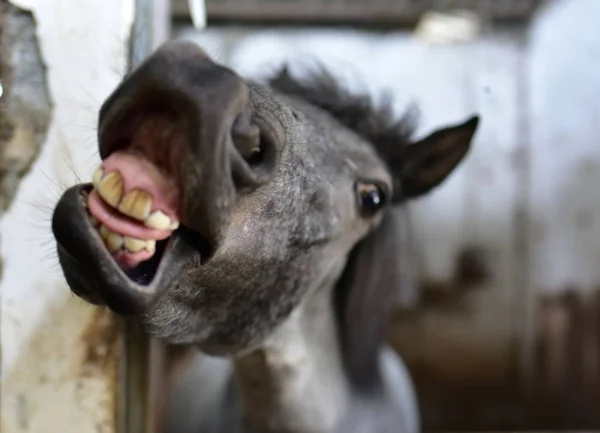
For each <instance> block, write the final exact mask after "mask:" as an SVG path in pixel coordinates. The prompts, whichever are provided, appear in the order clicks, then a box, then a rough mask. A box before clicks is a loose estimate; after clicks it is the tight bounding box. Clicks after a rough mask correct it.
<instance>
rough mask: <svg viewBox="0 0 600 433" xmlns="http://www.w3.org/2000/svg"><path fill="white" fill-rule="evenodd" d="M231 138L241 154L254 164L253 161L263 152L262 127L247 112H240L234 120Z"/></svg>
mask: <svg viewBox="0 0 600 433" xmlns="http://www.w3.org/2000/svg"><path fill="white" fill-rule="evenodd" d="M231 139H232V140H233V145H234V146H235V148H236V149H237V151H238V152H239V154H240V155H241V156H242V158H244V160H245V161H246V162H248V163H249V164H252V163H251V161H252V160H253V159H256V157H257V155H259V154H260V153H261V146H260V144H261V143H260V141H261V140H260V129H259V128H258V126H256V125H254V124H253V123H252V122H251V119H250V116H248V115H247V114H245V113H242V114H239V115H238V116H237V117H236V119H235V120H234V122H233V126H232V128H231Z"/></svg>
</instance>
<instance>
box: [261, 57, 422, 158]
mask: <svg viewBox="0 0 600 433" xmlns="http://www.w3.org/2000/svg"><path fill="white" fill-rule="evenodd" d="M268 83H269V85H270V86H271V87H272V88H273V89H275V90H277V91H279V92H282V93H284V94H287V95H290V96H294V97H297V98H300V99H303V100H304V101H306V102H307V103H309V104H311V105H314V106H316V107H318V108H320V109H322V110H325V111H327V112H328V113H329V114H330V115H331V116H333V117H334V118H335V119H337V120H338V121H339V122H340V123H341V124H342V125H344V126H345V127H347V128H348V129H351V130H352V131H354V132H355V133H357V134H358V135H360V136H362V137H363V138H365V139H366V140H368V141H369V142H371V143H372V144H373V146H375V148H376V149H377V151H378V153H379V154H380V155H381V156H382V157H383V158H384V159H385V160H387V161H390V160H394V159H396V157H397V156H399V153H401V152H403V150H404V147H405V146H407V145H409V144H410V143H411V138H412V136H413V133H414V131H415V128H416V124H417V112H416V110H415V109H414V107H411V109H409V110H408V111H407V113H406V114H405V115H404V116H397V115H396V114H394V112H393V109H392V99H391V96H390V95H389V94H387V93H386V94H385V95H384V98H383V101H382V104H381V105H380V106H375V104H374V102H373V100H372V98H371V97H370V96H369V95H368V94H366V93H364V94H352V93H351V92H350V91H348V90H346V89H344V88H342V86H341V85H340V84H339V80H337V79H336V78H335V77H334V76H333V75H332V74H331V73H330V72H329V71H328V70H327V69H325V68H324V67H323V66H321V67H319V68H315V69H314V70H313V71H312V72H311V73H309V74H308V75H307V76H306V77H305V78H303V79H300V78H295V77H292V76H291V75H290V73H289V71H288V68H287V66H284V67H283V68H281V70H279V72H277V73H276V74H275V75H274V76H273V77H271V78H270V79H269V80H268Z"/></svg>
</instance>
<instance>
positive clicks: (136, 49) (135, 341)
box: [118, 0, 171, 433]
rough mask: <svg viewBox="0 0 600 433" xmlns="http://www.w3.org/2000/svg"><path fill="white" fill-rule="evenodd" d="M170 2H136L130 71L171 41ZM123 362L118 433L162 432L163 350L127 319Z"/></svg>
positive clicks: (150, 0) (152, 0)
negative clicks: (168, 40)
mask: <svg viewBox="0 0 600 433" xmlns="http://www.w3.org/2000/svg"><path fill="white" fill-rule="evenodd" d="M170 32H171V13H170V0H136V2H135V17H134V23H133V28H132V32H131V38H130V58H129V68H128V69H129V70H130V71H131V70H133V69H135V68H136V67H137V66H138V65H139V64H140V63H142V62H143V61H144V59H145V58H146V57H147V56H148V55H149V54H151V53H152V52H153V51H154V50H155V49H156V48H157V47H158V46H159V45H161V44H162V43H163V42H165V41H166V40H167V39H168V38H169V37H170ZM121 327H122V333H123V345H124V347H123V353H124V356H123V359H122V366H121V381H120V383H121V389H120V390H119V391H120V395H119V409H118V411H119V414H118V418H119V433H142V432H143V433H159V432H160V431H161V429H162V422H161V421H162V412H163V408H164V406H165V403H164V401H163V396H164V394H165V393H164V390H163V389H161V388H162V386H161V385H162V383H161V382H160V381H159V380H157V378H160V377H161V376H162V374H161V373H162V372H163V365H164V353H165V350H164V347H163V345H162V344H161V343H160V342H159V341H156V340H153V339H150V338H148V337H147V336H146V335H145V334H144V333H143V332H142V330H141V329H140V327H139V326H138V325H137V324H136V323H134V322H133V321H131V320H130V319H123V320H122V323H121Z"/></svg>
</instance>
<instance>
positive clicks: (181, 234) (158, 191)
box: [52, 151, 211, 314]
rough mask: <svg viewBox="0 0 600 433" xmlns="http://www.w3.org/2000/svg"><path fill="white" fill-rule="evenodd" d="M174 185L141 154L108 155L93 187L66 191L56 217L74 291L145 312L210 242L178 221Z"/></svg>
mask: <svg viewBox="0 0 600 433" xmlns="http://www.w3.org/2000/svg"><path fill="white" fill-rule="evenodd" d="M179 207H180V206H179V197H178V194H177V188H176V186H175V185H174V184H173V182H172V181H171V180H170V179H169V178H168V177H167V176H165V175H163V174H162V173H160V172H159V170H158V168H157V167H155V166H154V165H153V164H152V163H150V162H148V161H147V160H145V159H144V158H142V157H138V156H137V155H134V154H132V153H129V152H126V151H119V152H115V153H113V154H111V155H110V156H109V157H108V158H106V159H105V160H104V161H103V163H102V165H101V167H99V168H98V169H97V170H96V171H95V172H94V175H93V183H92V184H84V185H78V186H76V187H73V188H71V189H70V190H68V191H67V192H66V193H65V194H64V195H63V197H62V198H61V200H60V201H59V203H58V204H57V207H56V209H55V212H54V216H53V222H52V226H53V231H54V234H55V237H56V239H57V241H58V252H59V259H60V261H61V265H62V267H63V270H64V272H65V276H66V278H67V281H68V282H69V285H70V286H71V288H72V289H73V291H74V292H75V293H76V294H78V295H80V296H81V297H83V298H84V299H86V300H88V301H90V302H94V301H95V302H94V303H106V304H107V305H108V306H109V307H110V308H112V309H113V310H115V311H117V312H119V313H121V314H139V313H142V312H144V311H146V310H147V309H148V308H150V307H151V306H152V304H153V303H154V302H155V301H156V300H158V298H159V297H160V295H161V294H162V293H163V292H164V291H165V290H166V289H167V288H168V287H170V286H171V285H172V282H173V280H174V279H175V278H176V277H178V276H179V275H180V273H181V272H182V271H183V269H185V267H186V266H189V265H190V264H193V265H196V266H198V265H200V264H201V261H202V259H203V258H204V260H206V259H207V258H208V257H209V256H210V254H211V247H210V244H209V242H207V241H206V240H205V239H203V238H202V236H200V235H198V234H197V233H195V232H193V231H191V230H189V229H188V228H186V227H184V226H183V225H181V224H180V222H179Z"/></svg>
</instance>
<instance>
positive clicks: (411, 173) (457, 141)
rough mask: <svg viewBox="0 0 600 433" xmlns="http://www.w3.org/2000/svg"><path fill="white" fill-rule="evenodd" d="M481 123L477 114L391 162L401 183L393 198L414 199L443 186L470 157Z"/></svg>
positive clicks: (437, 132)
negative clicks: (471, 146)
mask: <svg viewBox="0 0 600 433" xmlns="http://www.w3.org/2000/svg"><path fill="white" fill-rule="evenodd" d="M478 125H479V116H473V117H472V118H470V119H469V120H468V121H466V122H465V123H462V124H460V125H454V126H450V127H446V128H443V129H439V130H437V131H435V132H434V133H432V134H431V135H429V136H427V137H425V138H423V139H422V140H420V141H417V142H416V143H414V144H412V145H410V146H408V147H406V150H405V151H404V152H402V153H401V154H400V155H399V156H398V157H397V158H395V159H394V160H393V161H388V163H389V164H390V168H391V171H392V174H393V176H394V180H395V185H396V186H397V188H396V191H394V197H393V201H394V202H400V201H404V200H409V199H413V198H416V197H419V196H422V195H424V194H426V193H428V192H429V191H431V190H432V189H434V188H435V187H437V186H439V185H440V184H441V183H442V182H443V181H444V180H445V179H446V178H447V177H448V175H449V174H450V173H452V171H453V170H454V169H455V168H456V167H457V166H458V164H459V163H460V162H461V161H462V160H463V159H464V157H465V156H466V154H467V152H468V151H469V148H470V145H471V141H472V139H473V136H474V135H475V131H476V130H477V126H478Z"/></svg>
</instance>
